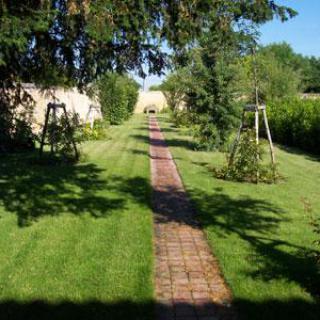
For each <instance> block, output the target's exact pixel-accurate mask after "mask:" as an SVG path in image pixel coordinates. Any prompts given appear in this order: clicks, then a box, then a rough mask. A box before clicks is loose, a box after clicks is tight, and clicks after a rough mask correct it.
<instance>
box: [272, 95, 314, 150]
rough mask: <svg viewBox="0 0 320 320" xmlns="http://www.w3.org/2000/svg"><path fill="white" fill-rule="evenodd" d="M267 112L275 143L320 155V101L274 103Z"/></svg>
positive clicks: (298, 100) (290, 100)
mask: <svg viewBox="0 0 320 320" xmlns="http://www.w3.org/2000/svg"><path fill="white" fill-rule="evenodd" d="M267 112H268V119H269V124H270V128H271V132H272V137H273V139H274V141H275V142H278V143H281V144H284V145H287V146H293V147H297V148H300V149H302V150H305V151H308V152H311V153H314V154H320V100H311V99H310V100H301V99H298V98H295V99H287V100H282V101H277V102H272V103H270V104H268V109H267Z"/></svg>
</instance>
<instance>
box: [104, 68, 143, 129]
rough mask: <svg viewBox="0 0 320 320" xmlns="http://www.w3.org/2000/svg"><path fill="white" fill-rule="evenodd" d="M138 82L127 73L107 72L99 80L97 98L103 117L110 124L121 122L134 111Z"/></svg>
mask: <svg viewBox="0 0 320 320" xmlns="http://www.w3.org/2000/svg"><path fill="white" fill-rule="evenodd" d="M138 94H139V84H138V83H137V82H136V81H135V80H133V79H131V78H130V77H129V76H127V75H120V74H117V73H107V74H105V75H104V76H103V77H102V78H101V79H100V80H99V99H100V103H101V109H102V113H103V116H104V118H105V119H106V120H107V121H109V122H110V124H112V125H113V124H115V125H117V124H121V123H122V122H123V121H125V120H127V119H128V118H129V117H130V116H131V115H132V114H133V111H134V107H135V104H136V102H137V99H138Z"/></svg>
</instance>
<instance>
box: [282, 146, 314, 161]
mask: <svg viewBox="0 0 320 320" xmlns="http://www.w3.org/2000/svg"><path fill="white" fill-rule="evenodd" d="M276 146H277V147H278V148H279V149H280V150H283V151H285V152H287V153H291V154H294V155H298V156H302V157H304V158H305V159H306V160H310V161H315V162H320V155H317V154H312V153H309V152H308V151H303V150H301V149H299V148H295V147H289V146H285V145H281V144H277V145H276Z"/></svg>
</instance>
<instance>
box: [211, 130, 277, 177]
mask: <svg viewBox="0 0 320 320" xmlns="http://www.w3.org/2000/svg"><path fill="white" fill-rule="evenodd" d="M263 155H264V150H263V148H262V145H261V143H260V144H259V145H257V144H256V140H255V131H254V130H247V131H246V132H244V133H243V134H242V135H241V139H240V141H239V145H238V151H237V153H236V154H235V157H234V159H233V161H232V163H230V155H228V157H227V162H228V164H227V165H225V166H224V167H222V168H221V169H217V168H212V171H213V173H214V175H215V176H216V177H217V178H219V179H224V180H233V181H240V182H254V183H257V182H264V183H272V182H275V181H276V180H277V179H279V178H280V176H279V175H278V174H277V172H276V168H273V167H272V165H265V164H263Z"/></svg>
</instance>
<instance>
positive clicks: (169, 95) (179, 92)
mask: <svg viewBox="0 0 320 320" xmlns="http://www.w3.org/2000/svg"><path fill="white" fill-rule="evenodd" d="M189 83H190V74H189V70H188V68H179V69H177V70H176V71H175V72H173V73H171V74H169V75H168V76H167V77H166V79H165V80H164V81H163V82H162V83H161V85H160V86H159V89H160V90H161V91H162V92H163V94H164V96H165V97H166V100H167V103H168V106H169V108H171V109H172V111H173V112H175V111H176V110H177V109H178V108H179V106H181V105H183V104H184V103H183V102H184V98H185V96H186V92H187V90H188V84H189Z"/></svg>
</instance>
